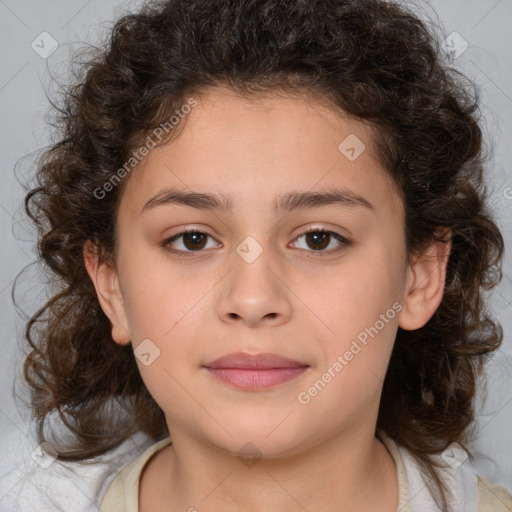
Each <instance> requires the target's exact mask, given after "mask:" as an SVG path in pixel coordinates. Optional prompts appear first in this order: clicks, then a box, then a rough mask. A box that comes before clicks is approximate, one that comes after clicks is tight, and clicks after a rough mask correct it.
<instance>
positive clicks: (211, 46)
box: [24, 0, 503, 510]
mask: <svg viewBox="0 0 512 512" xmlns="http://www.w3.org/2000/svg"><path fill="white" fill-rule="evenodd" d="M468 83H469V84H471V85H473V87H468V86H467V85H468ZM215 85H228V86H229V87H231V88H232V89H233V90H237V91H239V92H241V93H243V94H244V95H245V96H251V95H255V94H258V93H260V92H265V91H273V90H277V89H279V90H282V91H288V92H294V93H296V94H306V93H310V92H312V93H315V94H317V95H319V96H320V97H321V98H324V99H326V100H328V101H329V102H330V104H332V105H333V107H334V108H336V109H338V111H340V112H345V113H348V114H349V115H352V116H354V117H355V118H357V119H359V120H363V121H364V122H365V123H367V124H368V125H369V126H371V127H374V128H375V130H374V133H375V143H376V146H377V149H378V155H379V157H380V161H381V163H382V165H383V167H384V168H385V171H386V172H387V173H389V175H390V176H392V178H393V181H394V183H395V184H396V185H397V189H398V190H399V191H400V194H401V196H402V199H403V202H404V205H405V211H406V225H405V229H406V233H405V235H406V247H407V254H408V256H409V257H412V255H414V254H417V253H421V252H422V251H423V250H425V249H426V247H427V246H428V245H429V244H430V243H431V242H432V240H434V239H437V235H436V227H438V226H446V227H448V228H449V229H450V230H451V235H452V236H451V242H452V248H451V254H450V257H449V261H448V266H447V274H446V283H445V290H444V296H443V299H442V302H441V304H440V306H439V308H438V309H437V310H436V312H435V314H434V315H433V316H432V318H431V319H430V320H429V321H428V322H427V324H426V325H425V326H424V327H422V328H420V329H417V330H415V331H406V330H402V329H399V330H398V333H397V336H396V341H395V345H394V349H393V353H392V356H391V360H390V364H389V369H388V372H387V375H386V379H385V383H384V389H383V393H382V401H381V406H380V411H379V416H378V423H377V427H378V428H381V429H383V430H384V431H385V432H386V433H387V434H388V435H389V436H390V437H392V438H393V439H395V440H396V441H397V442H398V443H399V444H400V445H402V446H404V447H406V448H408V449H409V450H410V451H411V452H412V453H413V454H414V455H415V456H416V457H417V458H418V460H419V461H420V463H421V464H422V465H423V466H424V467H425V468H426V469H427V470H428V471H429V472H430V474H431V476H432V478H433V480H434V484H435V485H433V486H432V491H433V492H434V493H435V495H436V499H438V500H439V502H440V503H442V506H443V510H447V508H446V507H447V502H446V496H445V492H446V489H445V488H444V484H443V483H442V481H441V479H440V478H439V477H438V475H437V472H436V470H435V465H436V464H435V462H434V461H433V460H432V458H431V456H432V455H433V454H435V453H438V452H440V451H442V450H443V449H445V448H446V447H447V446H448V445H449V444H450V443H451V442H453V441H457V442H458V443H459V444H461V445H462V446H463V447H464V448H466V449H467V445H466V443H467V442H468V441H469V439H470V434H469V433H468V432H469V430H470V429H469V428H468V427H469V426H470V424H471V423H472V422H473V419H474V396H475V391H476V386H477V384H478V377H479V376H480V375H482V374H483V363H484V362H485V360H486V358H487V357H488V356H489V355H490V354H492V353H493V352H494V351H495V350H497V349H498V347H499V346H500V343H501V341H502V336H503V335H502V329H501V326H500V325H499V324H498V323H497V322H495V321H493V319H492V318H491V316H490V314H489V312H488V310H487V309H486V306H485V303H484V298H483V295H482V292H483V290H488V289H491V288H492V287H493V286H495V285H496V284H497V283H498V282H499V281H500V279H501V276H502V274H501V257H502V253H503V238H502V236H501V234H500V231H499V229H498V227H497V225H496V224H495V223H494V222H493V220H492V217H491V215H490V213H489V212H488V210H487V208H486V206H485V203H486V197H487V191H486V187H485V183H484V181H483V176H482V173H483V169H484V163H485V161H486V157H485V155H484V146H483V136H482V133H483V132H482V129H481V127H480V125H479V123H480V120H479V118H478V103H479V99H478V96H479V95H478V90H476V87H475V86H474V84H472V83H471V82H470V81H467V80H466V78H465V77H464V75H463V74H462V73H461V72H460V71H457V70H456V69H454V68H453V67H451V66H450V65H448V64H447V63H446V62H445V60H444V59H443V57H442V50H441V48H440V43H439V40H438V38H437V36H436V35H435V33H434V32H433V31H431V29H429V28H428V27H427V24H426V23H425V22H424V21H421V20H420V19H419V18H418V17H417V16H416V15H415V14H414V13H413V12H412V11H410V10H408V9H406V8H405V7H404V6H403V5H398V4H395V3H392V2H389V1H384V0H208V1H205V0H167V1H164V2H162V1H160V2H152V3H147V4H145V5H143V6H142V7H141V8H140V10H139V11H138V12H137V13H132V14H127V15H125V16H123V17H122V18H120V19H119V20H118V21H117V22H116V23H115V25H114V27H113V29H112V31H111V34H110V39H109V40H108V41H107V42H105V43H104V44H103V45H100V46H98V47H96V48H95V49H93V51H92V52H90V51H88V52H87V53H86V59H85V60H84V62H82V63H81V64H80V68H79V72H78V74H77V76H76V83H74V84H73V85H72V86H68V87H67V89H66V95H65V98H64V100H63V101H62V104H60V105H59V104H54V103H53V102H52V106H53V107H54V108H56V109H57V110H58V111H59V112H60V115H58V116H57V117H58V122H57V126H58V127H60V129H61V134H62V137H61V139H60V141H59V142H58V143H55V144H53V145H52V146H51V147H49V148H47V149H46V150H45V151H44V153H43V154H42V156H41V157H40V159H39V161H38V169H37V175H36V179H37V186H35V187H33V188H32V189H31V190H30V191H29V193H28V194H27V196H26V198H25V209H26V211H27V214H28V215H29V216H30V218H31V219H32V220H33V221H34V222H35V223H36V225H37V229H38V251H39V258H40V260H41V262H42V263H43V264H44V265H45V268H46V269H47V271H48V272H49V275H50V276H51V279H52V283H53V284H54V285H56V286H57V287H58V290H56V293H55V295H54V296H53V297H51V298H50V300H48V301H47V303H46V304H45V305H44V306H43V307H42V308H41V309H40V310H38V311H37V312H35V314H34V315H33V316H32V317H31V318H30V321H29V322H28V324H27V327H26V338H27V340H28V343H29V344H30V352H29V354H28V356H27V358H26V361H25V365H24V375H25V378H26V380H27V381H28V383H29V384H30V386H31V388H32V404H33V412H34V415H35V417H36V418H37V425H38V429H39V435H40V438H41V440H44V439H45V422H46V423H47V420H48V417H49V416H50V414H51V413H52V412H57V413H58V417H60V420H61V421H62V422H63V423H64V425H66V427H67V428H68V429H70V431H71V432H72V433H73V434H74V441H73V443H70V444H68V445H67V446H66V447H64V446H63V444H62V443H61V444H60V446H59V451H60V452H59V457H60V458H61V459H63V460H84V459H87V458H93V457H95V456H97V455H100V454H102V453H105V452H107V451H108V450H110V449H112V448H114V447H115V446H117V445H119V444H120V443H121V442H122V441H123V440H124V439H126V438H127V437H128V436H129V435H131V434H132V433H134V432H136V431H141V430H142V431H144V432H145V433H147V434H148V435H149V436H151V437H152V438H153V439H155V440H158V439H161V438H163V437H165V436H167V435H168V430H167V426H166V422H165V418H164V414H163V412H162V410H161V409H160V408H159V407H158V405H157V404H156V402H155V401H154V400H153V398H152V397H151V395H150V394H149V392H148V391H147V389H146V387H145V385H144V384H143V381H142V379H141V377H140V374H139V371H138V368H137V365H136V362H135V358H134V354H133V350H132V348H131V346H130V345H128V346H120V345H118V344H116V343H114V342H113V340H112V337H111V329H110V328H111V325H110V322H109V320H108V319H107V317H106V316H105V314H104V313H103V311H102V309H101V307H100V304H99V302H98V299H97V296H96V293H95V289H94V286H93V284H92V282H91V280H90V278H89V276H88V274H87V271H86V268H85V265H84V258H83V251H84V245H85V244H86V242H87V241H88V240H91V241H93V242H94V243H95V245H96V246H97V247H98V248H99V250H100V252H101V258H102V259H103V260H110V261H115V256H116V229H115V228H116V211H117V207H118V204H119V199H120V197H121V194H122V191H123V185H124V183H125V182H126V180H127V179H129V177H127V178H125V180H124V182H123V183H121V186H119V187H112V190H109V191H108V193H106V194H104V197H102V199H101V200H99V199H98V197H97V195H98V194H97V190H98V187H102V186H103V184H104V183H106V182H107V181H108V180H110V179H112V176H113V175H114V174H115V173H116V170H119V169H120V168H121V167H122V166H123V164H124V163H125V162H126V161H127V160H128V159H129V158H130V155H131V154H132V152H133V150H134V148H137V147H139V146H140V144H141V141H142V140H143V139H144V138H145V137H147V135H148V133H149V132H150V131H151V130H154V129H155V128H156V127H158V126H159V125H161V124H162V123H164V122H166V121H167V120H168V118H169V117H170V115H172V113H174V112H175V110H176V109H177V108H179V106H180V105H182V104H183V103H184V101H185V98H187V97H188V96H190V94H192V93H193V92H198V91H203V90H205V88H207V87H209V86H215ZM182 124H183V123H181V124H180V126H182ZM178 133H179V131H176V130H172V134H173V136H175V135H177V134H178ZM162 142H165V141H162ZM95 191H96V194H95ZM52 444H54V445H55V446H58V443H57V442H54V441H52ZM468 451H469V450H468Z"/></svg>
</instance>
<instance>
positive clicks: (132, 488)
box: [100, 437, 171, 512]
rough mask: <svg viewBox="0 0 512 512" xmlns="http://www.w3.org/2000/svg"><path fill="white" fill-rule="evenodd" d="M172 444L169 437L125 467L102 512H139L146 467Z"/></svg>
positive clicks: (119, 474)
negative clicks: (153, 457) (140, 489)
mask: <svg viewBox="0 0 512 512" xmlns="http://www.w3.org/2000/svg"><path fill="white" fill-rule="evenodd" d="M170 443H171V439H170V438H169V437H167V438H165V439H163V440H161V441H158V442H157V443H155V444H153V445H151V446H150V447H149V448H147V449H146V450H145V451H144V452H143V453H141V454H140V455H139V456H138V457H137V458H136V459H134V460H133V461H132V462H130V463H129V464H128V465H127V466H125V467H124V468H123V469H122V470H121V471H120V472H119V473H118V474H117V475H116V477H115V478H114V480H112V482H111V483H110V486H109V487H108V489H107V492H106V493H105V495H104V496H103V499H102V501H101V505H100V509H101V511H102V512H117V511H119V510H123V511H125V512H138V502H139V481H140V476H141V474H142V472H143V470H144V467H145V465H146V464H147V462H148V461H149V459H150V458H151V457H152V456H153V455H154V454H155V453H157V452H158V451H159V450H161V449H162V448H164V447H165V446H167V445H169V444H170Z"/></svg>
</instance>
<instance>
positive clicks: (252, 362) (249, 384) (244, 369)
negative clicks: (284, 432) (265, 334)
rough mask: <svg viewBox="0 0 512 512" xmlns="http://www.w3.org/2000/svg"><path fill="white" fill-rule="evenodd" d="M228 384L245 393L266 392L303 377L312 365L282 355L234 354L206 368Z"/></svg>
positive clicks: (221, 358)
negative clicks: (261, 390) (265, 390)
mask: <svg viewBox="0 0 512 512" xmlns="http://www.w3.org/2000/svg"><path fill="white" fill-rule="evenodd" d="M204 368H206V370H208V372H209V373H210V374H211V375H212V376H213V377H215V378H216V379H217V380H220V381H222V382H224V383H226V384H229V385H231V386H234V387H236V388H239V389H245V390H260V389H267V388H271V387H274V386H277V385H278V384H282V383H284V382H287V381H289V380H292V379H295V378H297V377H298V376H300V375H302V374H303V373H304V372H305V371H306V370H307V369H308V368H309V365H308V364H305V363H302V362H299V361H294V360H293V359H289V358H287V357H284V356H280V355H279V354H272V353H260V354H247V353H245V352H233V353H231V354H226V355H224V356H222V357H220V358H218V359H215V360H214V361H212V362H210V363H207V364H205V365H204Z"/></svg>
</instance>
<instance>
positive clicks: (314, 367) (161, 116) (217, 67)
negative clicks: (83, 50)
mask: <svg viewBox="0 0 512 512" xmlns="http://www.w3.org/2000/svg"><path fill="white" fill-rule="evenodd" d="M79 78H80V80H79V83H78V84H77V85H76V86H75V87H73V88H71V89H70V90H69V91H68V95H67V98H66V100H65V102H64V104H63V105H62V106H60V107H58V108H59V109H60V111H61V113H62V118H61V120H62V128H63V133H62V140H61V141H60V142H59V143H57V144H55V145H54V146H53V147H51V148H50V149H49V150H48V151H46V153H45V154H44V155H43V157H42V158H41V160H40V165H39V169H38V174H37V178H38V186H37V187H36V188H34V189H33V190H31V191H30V192H29V194H28V195H27V197H26V209H27V212H28V214H29V215H30V216H31V218H32V219H33V220H34V221H35V222H36V223H37V225H38V229H39V251H40V256H41V259H42V261H43V262H44V263H45V264H46V266H47V268H48V270H49V271H50V273H51V275H52V277H53V279H54V282H56V283H58V285H59V288H58V290H56V293H55V295H54V296H53V297H51V298H50V300H49V301H48V302H47V304H46V305H45V306H44V307H43V308H42V309H41V310H40V311H38V312H37V313H36V314H35V315H34V316H33V317H32V318H31V320H30V322H29V324H28V326H27V339H28V342H29V343H30V345H31V349H32V350H31V353H30V354H29V355H28V357H27V360H26V363H25V376H26V379H27V380H28V382H29V383H30V385H31V386H32V388H33V409H34V412H35V415H36V417H37V420H38V425H39V435H40V439H41V441H43V440H46V441H48V442H49V444H50V445H51V446H52V447H53V448H54V449H55V450H56V452H57V453H58V456H59V458H60V459H61V460H75V461H77V460H94V458H95V457H97V456H99V455H101V454H104V453H107V452H109V451H110V450H112V449H113V448H114V447H116V446H118V445H119V444H120V443H122V442H123V441H124V440H126V439H127V438H128V437H129V436H131V435H132V434H133V433H135V432H137V431H143V432H145V433H147V434H148V435H149V436H151V437H152V438H153V439H154V441H155V444H154V445H152V446H151V447H150V448H149V449H148V450H147V451H145V452H144V453H143V454H142V455H140V456H139V457H136V458H135V460H133V462H131V463H130V464H129V465H128V466H126V467H125V468H124V469H123V470H122V471H121V472H120V473H119V474H117V475H112V476H111V478H112V482H111V484H110V487H109V488H108V490H107V492H106V494H105V495H104V496H103V499H102V502H101V510H102V511H103V512H111V511H121V510H126V511H130V512H134V511H155V512H160V511H172V512H174V511H185V510H188V511H200V512H202V511H217V510H226V511H239V510H244V511H260V510H265V511H269V512H273V511H282V510H285V509H286V510H293V511H295V510H297V511H304V510H308V511H313V510H314V511H317V510H318V511H322V512H329V511H337V512H340V511H359V510H361V511H363V510H364V511H365V512H373V511H379V512H394V511H398V510H400V511H413V512H426V511H434V510H435V511H460V512H462V511H464V512H477V511H484V510H485V511H490V510H492V511H512V499H511V497H510V495H509V494H508V492H507V490H506V489H504V488H503V487H500V486H497V485H492V484H491V483H490V482H488V481H487V480H486V479H485V478H483V477H481V476H478V475H476V474H474V472H473V471H472V470H471V467H470V466H469V462H466V459H467V457H468V453H467V451H468V448H467V444H468V441H469V440H470V439H471V430H470V427H471V426H472V424H473V420H474V410H473V402H474V396H475V391H476V386H477V384H478V377H479V376H480V375H481V373H482V366H483V362H484V361H485V359H486V358H487V357H488V356H489V355H492V353H493V352H494V351H496V350H497V349H498V347H499V345H500V343H501V340H502V332H501V329H500V326H499V325H498V324H497V323H495V322H494V321H493V320H492V318H491V317H490V316H489V315H488V313H487V312H486V309H485V307H484V303H483V297H482V291H483V290H485V289H489V288H491V287H492V286H494V285H495V284H496V283H497V282H498V281H499V277H500V261H501V256H502V251H503V239H502V236H501V234H500V231H499V229H498V228H497V226H496V224H495V223H494V222H493V220H492V218H491V216H490V215H489V213H488V212H487V209H486V206H485V198H486V195H485V187H484V182H483V175H482V172H483V165H482V164H483V155H482V133H481V129H480V126H479V123H478V120H477V113H476V111H477V101H476V99H475V97H474V96H473V95H471V94H470V92H469V91H468V90H467V89H466V88H465V87H464V85H463V83H462V77H461V76H460V75H459V74H458V73H457V72H456V71H455V70H453V69H451V68H449V67H448V66H447V65H445V63H444V62H443V60H442V58H441V56H440V49H439V44H438V42H437V40H436V38H435V36H434V35H433V34H432V33H430V32H429V31H428V30H427V28H426V26H425V24H424V23H423V22H422V21H420V20H419V19H418V18H417V17H416V16H415V15H414V14H413V13H412V12H410V11H408V10H407V9H406V8H404V7H403V6H401V5H398V4H394V3H391V2H388V1H384V0H321V1H320V0H284V1H283V0H281V1H279V2H278V1H275V0H249V1H248V0H209V1H205V0H167V1H163V2H153V3H148V4H146V5H145V6H143V7H142V8H141V9H140V11H139V12H137V13H135V14H131V15H127V16H125V17H123V18H121V19H120V20H119V21H118V22H117V24H116V25H115V27H114V29H113V31H112V35H111V39H110V42H109V44H108V45H107V46H106V47H105V48H103V49H101V50H100V51H98V52H97V53H96V54H95V55H94V56H93V57H92V58H91V60H90V62H89V63H88V65H87V66H86V67H84V68H83V73H82V75H81V76H80V77H79ZM42 321H44V322H45V328H44V329H42V330H41V329H39V330H37V331H36V329H35V327H36V326H37V325H38V324H39V323H40V322H42ZM52 411H57V412H58V414H59V416H60V418H61V420H62V422H64V424H65V425H66V426H67V427H68V428H69V429H70V430H71V432H72V433H73V434H74V441H73V442H72V443H67V445H64V443H63V442H60V443H58V442H57V441H56V440H55V439H54V438H53V437H52V436H51V434H50V433H48V432H47V430H48V429H45V420H46V419H47V418H48V415H49V414H50V413H51V412H52ZM49 434H50V435H49Z"/></svg>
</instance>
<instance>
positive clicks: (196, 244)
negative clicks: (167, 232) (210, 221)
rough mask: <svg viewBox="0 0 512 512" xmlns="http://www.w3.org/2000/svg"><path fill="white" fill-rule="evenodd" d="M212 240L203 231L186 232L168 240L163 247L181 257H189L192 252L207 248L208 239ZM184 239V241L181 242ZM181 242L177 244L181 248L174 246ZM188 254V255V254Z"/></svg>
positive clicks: (162, 244)
mask: <svg viewBox="0 0 512 512" xmlns="http://www.w3.org/2000/svg"><path fill="white" fill-rule="evenodd" d="M208 237H209V238H212V239H213V237H212V236H211V235H209V234H208V233H205V232H203V231H199V230H197V229H191V230H188V229H186V230H184V231H181V232H180V233H177V234H176V235H173V236H172V237H171V238H167V239H166V240H164V241H163V242H162V243H161V246H162V247H163V248H164V249H165V250H166V251H169V252H173V253H177V254H179V255H180V256H185V257H187V256H189V255H190V253H192V252H201V250H202V249H204V248H205V247H206V241H207V238H208ZM180 238H182V239H183V240H181V241H180V240H179V239H180ZM177 241H179V243H178V244H177V245H178V246H181V247H179V248H175V247H174V246H173V244H174V243H175V242H177ZM187 253H188V254H187Z"/></svg>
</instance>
